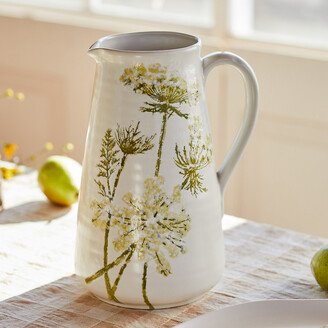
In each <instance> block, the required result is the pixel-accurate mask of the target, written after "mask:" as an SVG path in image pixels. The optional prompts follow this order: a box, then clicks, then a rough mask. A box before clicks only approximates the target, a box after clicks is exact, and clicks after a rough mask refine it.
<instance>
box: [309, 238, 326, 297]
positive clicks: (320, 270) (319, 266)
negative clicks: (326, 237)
mask: <svg viewBox="0 0 328 328" xmlns="http://www.w3.org/2000/svg"><path fill="white" fill-rule="evenodd" d="M311 269H312V273H313V275H314V278H315V279H316V281H317V283H318V284H319V285H320V286H321V288H322V289H324V290H326V291H328V245H325V246H323V247H322V248H321V249H319V250H318V251H317V252H316V253H315V254H314V256H313V258H312V261H311Z"/></svg>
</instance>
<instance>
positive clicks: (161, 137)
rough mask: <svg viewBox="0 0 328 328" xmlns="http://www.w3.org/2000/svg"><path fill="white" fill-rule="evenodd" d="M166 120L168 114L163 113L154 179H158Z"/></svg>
mask: <svg viewBox="0 0 328 328" xmlns="http://www.w3.org/2000/svg"><path fill="white" fill-rule="evenodd" d="M167 120H168V114H167V113H164V115H163V118H162V127H161V134H160V137H159V144H158V151H157V161H156V168H155V177H158V175H159V169H160V167H161V160H162V150H163V144H164V138H165V135H166V127H167Z"/></svg>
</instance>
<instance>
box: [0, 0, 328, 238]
mask: <svg viewBox="0 0 328 328" xmlns="http://www.w3.org/2000/svg"><path fill="white" fill-rule="evenodd" d="M141 30H174V31H181V32H185V33H190V34H195V35H198V36H200V37H201V38H202V43H203V55H205V54H207V53H210V52H213V51H222V50H227V51H232V52H235V53H237V54H238V55H240V56H242V57H244V58H245V59H246V60H247V61H248V62H249V63H250V64H251V66H252V67H253V68H254V70H255V72H256V75H257V77H258V80H259V85H260V113H259V117H258V121H257V125H256V128H255V131H254V133H253V135H252V137H251V140H250V143H249V145H248V146H247V148H246V152H245V153H244V155H243V157H242V159H241V161H240V163H239V164H238V166H237V168H236V170H235V172H234V173H233V176H232V178H231V180H230V182H229V184H228V187H227V190H226V195H225V212H226V213H228V214H231V215H236V216H239V217H244V218H248V219H252V220H255V221H259V222H267V223H271V224H275V225H278V226H283V227H287V228H292V229H294V230H298V231H303V232H307V233H312V234H316V235H321V236H325V237H327V236H328V214H327V213H328V2H327V1H325V0H179V1H176V0H138V1H135V0H0V40H1V45H0V49H1V51H0V92H5V90H7V89H8V88H12V89H13V90H14V91H15V92H16V91H17V92H21V93H23V94H24V95H25V99H24V101H15V100H14V99H12V100H9V101H3V100H2V99H0V143H1V145H3V144H5V143H9V142H11V143H16V144H18V145H19V155H20V157H22V158H24V157H28V156H30V155H31V154H33V153H34V152H36V151H37V150H38V149H40V148H42V147H44V145H45V144H46V143H47V142H51V143H52V144H53V145H54V146H55V148H56V147H58V149H61V148H62V147H65V145H66V146H67V143H71V144H72V145H74V151H72V152H71V154H70V155H71V156H72V157H74V158H75V159H77V160H79V161H81V160H82V158H83V151H84V142H85V136H86V129H87V124H88V118H89V109H90V101H91V95H92V87H93V77H94V71H95V63H94V61H93V60H92V59H91V58H89V57H88V56H87V50H88V47H89V46H90V45H91V44H92V43H93V42H94V41H95V40H97V39H98V38H100V37H102V36H104V35H108V34H112V33H121V32H130V31H141ZM207 94H208V96H207V100H208V107H209V111H210V117H211V124H212V132H213V139H214V141H215V152H216V160H217V164H218V166H219V164H220V163H221V161H222V159H223V157H224V155H225V153H226V151H227V149H228V148H229V145H230V144H231V142H232V140H233V138H234V136H235V133H236V131H237V129H238V127H239V124H240V121H241V118H242V115H243V104H244V90H243V83H242V80H241V78H240V76H239V74H238V72H236V71H235V70H234V69H233V68H230V67H220V68H218V69H216V70H215V71H213V73H211V75H210V77H209V79H208V82H207ZM48 145H49V144H48ZM50 148H51V147H50Z"/></svg>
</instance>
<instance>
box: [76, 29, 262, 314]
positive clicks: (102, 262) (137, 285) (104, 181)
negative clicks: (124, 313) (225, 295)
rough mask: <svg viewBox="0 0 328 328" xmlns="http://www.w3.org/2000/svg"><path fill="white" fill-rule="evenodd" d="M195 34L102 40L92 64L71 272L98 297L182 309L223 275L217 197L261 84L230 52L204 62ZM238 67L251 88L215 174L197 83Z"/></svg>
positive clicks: (202, 98) (133, 304)
mask: <svg viewBox="0 0 328 328" xmlns="http://www.w3.org/2000/svg"><path fill="white" fill-rule="evenodd" d="M200 50H201V43H200V40H199V39H198V38H197V37H194V36H191V35H187V34H181V33H174V32H141V33H129V34H119V35H112V36H107V37H104V38H102V39H100V40H98V41H97V42H96V43H94V44H93V45H92V46H91V48H90V50H89V54H90V55H91V57H92V58H94V59H95V61H96V63H97V68H96V76H95V85H94V90H93V98H92V110H91V117H90V124H89V129H88V135H87V141H86V148H85V156H84V163H83V177H82V185H81V192H80V200H79V211H78V230H77V246H76V273H77V275H79V276H80V277H82V279H83V281H84V282H85V284H86V286H87V288H88V289H89V290H90V291H91V292H92V293H93V294H94V295H96V296H97V297H99V298H100V299H102V300H104V301H106V302H109V303H112V304H115V305H118V306H123V307H131V308H140V309H154V308H155V309H157V308H165V307H172V306H177V305H182V304H186V303H189V302H191V301H193V300H195V299H197V298H199V297H200V296H201V295H202V294H204V293H205V292H206V291H208V290H210V289H211V288H212V287H213V286H214V285H215V284H217V282H218V281H219V279H220V277H221V275H222V272H223V269H224V245H223V236H222V228H221V218H222V215H223V205H222V204H223V191H224V188H225V185H226V183H227V180H228V178H229V176H230V174H231V171H232V169H233V168H234V166H235V164H236V162H237V160H238V159H239V157H240V155H241V152H242V150H243V149H244V147H245V144H246V142H247V140H248V138H249V135H250V133H251V131H252V128H253V126H254V122H255V118H256V113H257V95H258V87H257V82H256V78H255V76H254V73H253V71H252V69H251V68H250V66H249V65H248V64H247V63H246V62H245V61H244V60H243V59H241V58H240V57H238V56H236V55H234V54H232V53H227V52H217V53H212V54H210V55H208V56H206V57H205V58H201V57H200ZM222 64H229V65H233V66H235V67H236V68H237V69H238V70H239V71H240V72H241V74H242V76H243V78H244V81H245V86H246V109H245V114H244V120H243V123H242V126H241V128H240V130H239V133H238V135H237V137H236V139H235V141H234V143H233V145H232V147H231V149H230V151H229V152H228V154H227V156H226V158H225V160H224V161H223V164H222V166H221V168H220V169H219V171H218V172H217V171H216V168H215V163H214V158H213V148H212V147H213V146H212V136H211V133H210V125H209V119H208V113H207V109H206V99H205V90H204V83H205V80H206V76H207V74H208V73H209V72H210V70H211V69H212V68H213V67H214V66H217V65H222Z"/></svg>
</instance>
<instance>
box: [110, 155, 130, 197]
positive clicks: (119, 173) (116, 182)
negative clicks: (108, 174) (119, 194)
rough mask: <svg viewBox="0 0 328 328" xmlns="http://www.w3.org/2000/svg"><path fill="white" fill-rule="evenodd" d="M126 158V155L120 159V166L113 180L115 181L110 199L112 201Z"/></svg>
mask: <svg viewBox="0 0 328 328" xmlns="http://www.w3.org/2000/svg"><path fill="white" fill-rule="evenodd" d="M127 157H128V155H127V154H123V157H122V159H121V165H120V168H119V169H118V171H117V174H116V178H115V181H114V187H113V193H112V199H113V198H114V196H115V192H116V188H117V185H118V182H119V180H120V176H121V173H122V171H123V168H124V166H125V162H126V159H127Z"/></svg>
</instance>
